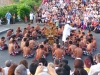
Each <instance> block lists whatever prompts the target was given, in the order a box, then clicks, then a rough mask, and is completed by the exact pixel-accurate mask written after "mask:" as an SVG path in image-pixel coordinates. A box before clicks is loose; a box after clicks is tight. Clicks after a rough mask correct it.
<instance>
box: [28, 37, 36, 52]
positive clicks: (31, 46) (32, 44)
mask: <svg viewBox="0 0 100 75" xmlns="http://www.w3.org/2000/svg"><path fill="white" fill-rule="evenodd" d="M29 48H30V49H31V50H33V49H34V48H35V41H34V40H33V39H32V38H30V39H29Z"/></svg>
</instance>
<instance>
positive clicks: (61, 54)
mask: <svg viewBox="0 0 100 75" xmlns="http://www.w3.org/2000/svg"><path fill="white" fill-rule="evenodd" d="M64 55H65V52H64V51H63V50H62V49H61V48H60V45H57V49H56V50H55V52H54V53H53V56H55V57H54V58H57V59H59V60H62V59H63V58H64Z"/></svg>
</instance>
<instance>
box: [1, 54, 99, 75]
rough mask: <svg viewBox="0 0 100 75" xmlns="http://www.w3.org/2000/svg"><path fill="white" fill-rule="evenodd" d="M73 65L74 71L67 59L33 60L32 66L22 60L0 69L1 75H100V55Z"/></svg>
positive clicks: (78, 59)
mask: <svg viewBox="0 0 100 75" xmlns="http://www.w3.org/2000/svg"><path fill="white" fill-rule="evenodd" d="M94 59H95V61H94ZM73 64H74V71H72V70H71V68H70V66H69V65H68V60H66V59H63V60H61V61H59V59H54V62H47V60H46V59H45V58H40V59H39V60H33V61H32V63H31V64H30V65H29V64H28V62H27V60H21V61H20V62H19V64H17V63H14V62H13V61H11V60H7V61H6V62H5V67H3V68H2V67H0V75H100V53H98V54H97V55H96V56H95V57H94V58H93V57H92V56H88V57H86V58H85V59H84V61H83V60H82V59H81V58H76V59H75V60H74V63H73Z"/></svg>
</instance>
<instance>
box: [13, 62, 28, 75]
mask: <svg viewBox="0 0 100 75" xmlns="http://www.w3.org/2000/svg"><path fill="white" fill-rule="evenodd" d="M14 74H15V75H27V69H26V67H25V66H24V65H23V64H20V65H18V66H17V68H16V69H15V72H14Z"/></svg>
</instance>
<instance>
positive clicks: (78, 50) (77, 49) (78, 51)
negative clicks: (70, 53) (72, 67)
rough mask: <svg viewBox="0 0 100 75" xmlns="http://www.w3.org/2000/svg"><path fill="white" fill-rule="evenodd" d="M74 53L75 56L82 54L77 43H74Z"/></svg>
mask: <svg viewBox="0 0 100 75" xmlns="http://www.w3.org/2000/svg"><path fill="white" fill-rule="evenodd" d="M74 55H75V58H81V57H82V55H83V51H82V48H80V47H79V44H76V48H75V53H74Z"/></svg>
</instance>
